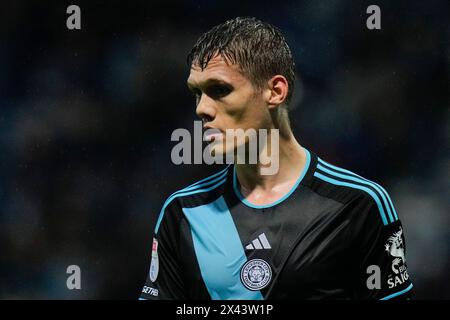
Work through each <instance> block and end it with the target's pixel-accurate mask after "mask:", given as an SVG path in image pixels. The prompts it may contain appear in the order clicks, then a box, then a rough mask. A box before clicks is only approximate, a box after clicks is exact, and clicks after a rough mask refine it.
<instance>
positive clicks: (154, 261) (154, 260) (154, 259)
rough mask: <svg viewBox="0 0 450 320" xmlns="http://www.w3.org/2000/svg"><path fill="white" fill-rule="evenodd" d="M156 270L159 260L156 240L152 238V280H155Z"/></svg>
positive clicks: (157, 269) (150, 274)
mask: <svg viewBox="0 0 450 320" xmlns="http://www.w3.org/2000/svg"><path fill="white" fill-rule="evenodd" d="M158 271H159V260H158V240H156V239H155V238H153V245H152V261H151V263H150V273H149V276H150V280H151V281H152V282H155V280H156V278H157V277H158Z"/></svg>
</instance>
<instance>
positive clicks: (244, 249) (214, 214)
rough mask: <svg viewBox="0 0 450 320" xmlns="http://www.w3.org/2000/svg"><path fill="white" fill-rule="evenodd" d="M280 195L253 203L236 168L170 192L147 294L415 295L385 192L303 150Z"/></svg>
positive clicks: (156, 235)
mask: <svg viewBox="0 0 450 320" xmlns="http://www.w3.org/2000/svg"><path fill="white" fill-rule="evenodd" d="M305 153H306V156H307V159H306V164H305V166H304V168H303V171H302V172H301V173H299V178H298V180H297V181H296V183H295V185H294V186H293V187H292V189H291V190H290V191H289V192H288V193H287V194H286V195H285V196H284V197H282V198H281V199H279V200H278V201H276V202H274V203H271V204H268V205H261V206H257V205H253V204H252V203H250V202H248V201H247V200H246V199H245V197H244V196H243V195H242V194H241V192H240V186H239V181H238V179H237V176H236V171H235V167H234V165H229V166H227V167H226V168H224V169H223V170H221V171H219V172H217V173H216V174H214V175H212V176H210V177H207V178H205V179H203V180H200V181H199V182H197V183H194V184H192V185H190V186H188V187H186V188H184V189H181V190H179V191H177V192H175V193H173V194H172V195H171V196H170V197H169V198H168V199H167V201H166V202H165V203H164V205H163V207H162V209H161V212H160V214H159V217H158V219H157V222H156V226H155V230H154V236H153V245H152V252H151V261H150V270H149V273H148V276H147V280H146V283H145V286H144V288H143V290H142V293H141V296H140V299H146V300H153V299H214V300H226V299H246V300H266V299H381V300H387V299H393V298H409V297H410V296H411V295H412V283H411V280H410V279H409V275H408V271H407V266H406V261H405V253H406V252H405V251H406V246H405V237H404V230H403V228H402V225H401V222H400V220H399V217H398V215H397V212H396V210H395V208H394V204H393V203H392V200H391V199H390V197H389V195H388V193H387V192H386V190H385V189H384V188H383V187H381V186H380V185H379V184H377V183H375V182H372V181H369V180H367V179H365V178H363V177H361V176H359V175H357V174H355V173H353V172H350V171H348V170H345V169H342V168H339V167H337V166H334V165H332V164H330V163H328V162H325V161H324V160H322V159H320V158H319V157H318V156H317V155H316V154H314V153H313V152H310V151H308V150H307V149H305Z"/></svg>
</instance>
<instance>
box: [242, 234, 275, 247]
mask: <svg viewBox="0 0 450 320" xmlns="http://www.w3.org/2000/svg"><path fill="white" fill-rule="evenodd" d="M245 249H248V250H254V249H256V250H259V249H272V247H271V246H270V243H269V241H267V237H266V235H265V234H264V233H261V234H260V235H259V236H258V238H256V239H255V240H253V241H252V243H250V244H248V245H247V246H246V247H245Z"/></svg>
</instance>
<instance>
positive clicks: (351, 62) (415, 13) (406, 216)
mask: <svg viewBox="0 0 450 320" xmlns="http://www.w3.org/2000/svg"><path fill="white" fill-rule="evenodd" d="M75 2H77V3H76V4H78V5H79V6H80V8H81V17H82V20H81V21H82V29H81V30H74V31H71V30H68V29H67V28H66V23H65V20H66V18H67V14H66V7H67V6H68V5H70V4H72V3H69V2H67V3H66V2H65V1H58V2H57V4H55V3H53V4H50V3H45V1H14V2H10V3H8V5H6V4H1V5H0V6H1V7H2V8H1V10H0V12H1V13H0V203H1V206H0V244H1V251H2V254H1V255H0V298H2V299H105V298H114V299H119V298H120V299H137V297H138V295H139V292H140V290H141V287H142V285H143V284H144V281H145V277H146V274H147V272H148V267H149V263H150V251H151V238H152V231H153V228H154V223H155V220H156V217H157V215H158V214H159V210H160V208H161V206H162V204H163V202H164V200H165V198H166V197H167V196H168V195H169V194H170V193H172V192H173V191H175V190H177V189H179V188H181V187H183V186H185V185H187V184H189V183H191V182H192V181H193V180H195V179H199V178H202V177H205V176H207V175H208V174H209V173H211V172H213V171H216V170H217V168H214V167H208V166H202V165H189V166H176V165H173V164H172V163H171V160H170V151H171V148H172V147H173V146H174V143H173V142H171V141H170V135H171V133H172V131H173V130H174V129H176V128H188V129H192V127H193V120H196V117H195V109H194V101H193V98H192V97H191V96H190V93H189V92H188V90H187V88H186V79H187V76H188V73H189V67H188V66H187V64H186V55H187V53H188V52H189V51H190V49H191V47H192V45H193V44H194V43H195V41H196V39H197V38H198V37H199V36H200V35H201V34H202V33H203V32H205V31H206V30H208V29H209V28H210V27H212V26H213V25H216V24H218V23H221V22H223V21H225V20H226V19H229V18H232V17H235V16H255V17H257V18H259V19H262V20H265V21H268V22H271V23H273V24H274V25H276V26H278V27H279V28H280V29H281V30H282V31H283V32H284V34H285V35H286V37H287V40H288V43H289V44H290V46H291V49H292V51H293V54H294V58H295V61H296V68H297V75H298V78H297V83H296V90H295V93H294V100H293V103H292V105H291V122H292V123H293V127H294V133H295V134H296V136H297V137H298V139H299V141H300V143H301V144H303V145H304V146H305V147H307V148H308V149H310V150H311V151H313V152H315V153H317V154H318V155H320V156H321V157H322V158H323V159H325V160H327V161H329V162H331V163H334V164H336V165H339V166H342V167H345V168H347V169H350V170H352V171H355V172H357V173H359V174H361V175H364V176H366V177H367V178H369V179H371V180H374V181H376V182H378V183H380V184H382V185H383V186H384V187H385V188H386V189H387V190H388V192H389V193H390V195H391V198H392V199H393V201H394V204H395V206H396V209H397V212H398V213H399V216H400V219H401V220H402V223H403V226H404V230H405V235H406V245H407V247H406V257H407V263H408V268H409V273H410V276H411V278H412V281H413V283H414V286H415V291H416V297H417V298H419V299H442V298H446V299H449V298H450V275H449V270H450V215H449V214H450V200H449V199H450V197H449V195H450V192H449V191H450V190H449V181H450V144H449V139H450V116H449V115H450V114H449V97H448V93H449V86H448V85H449V78H448V72H449V62H450V58H449V57H450V54H449V53H450V52H449V32H448V31H449V29H448V21H449V16H448V12H450V10H449V3H448V2H446V1H435V2H434V1H430V2H426V1H390V2H389V1H377V3H376V4H378V5H379V6H380V8H381V14H382V22H381V24H382V29H381V30H372V31H371V30H368V29H367V28H366V24H365V23H366V18H367V16H368V15H367V14H366V8H367V6H368V5H369V4H372V3H369V2H367V3H366V2H365V1H359V2H358V4H356V3H355V2H354V1H353V2H352V1H343V0H339V1H336V0H328V1H312V0H310V1H288V2H284V3H283V4H281V3H275V2H273V1H272V2H266V1H246V2H245V3H243V2H242V1H234V0H233V1H231V0H228V1H206V0H205V1H182V2H180V3H177V2H174V3H172V4H170V5H169V3H168V2H167V1H160V0H158V1H127V2H123V1H122V2H118V1H90V2H87V1H84V2H83V1H75ZM69 265H79V266H80V268H81V272H82V289H81V290H72V291H71V290H68V289H67V287H66V279H67V276H68V275H67V274H66V269H67V266H69Z"/></svg>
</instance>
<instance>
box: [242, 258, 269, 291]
mask: <svg viewBox="0 0 450 320" xmlns="http://www.w3.org/2000/svg"><path fill="white" fill-rule="evenodd" d="M271 279H272V269H271V268H270V265H269V264H268V263H267V262H266V261H264V260H262V259H253V260H249V261H247V262H246V263H245V264H244V265H243V266H242V269H241V281H242V284H243V285H244V286H245V287H246V288H247V289H249V290H252V291H256V290H261V289H263V288H265V287H266V286H267V285H268V284H269V282H270V280H271Z"/></svg>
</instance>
